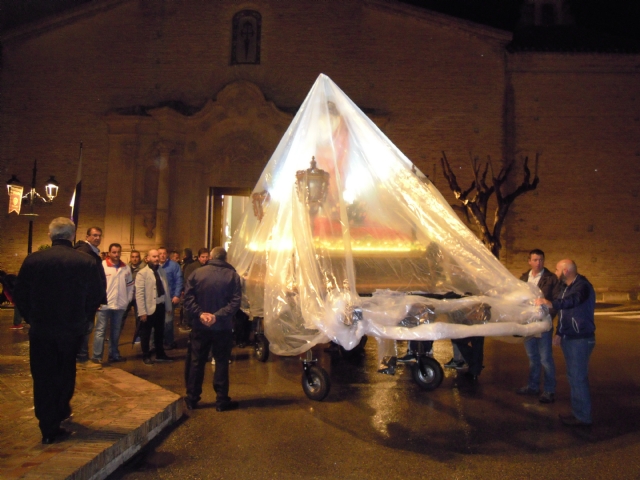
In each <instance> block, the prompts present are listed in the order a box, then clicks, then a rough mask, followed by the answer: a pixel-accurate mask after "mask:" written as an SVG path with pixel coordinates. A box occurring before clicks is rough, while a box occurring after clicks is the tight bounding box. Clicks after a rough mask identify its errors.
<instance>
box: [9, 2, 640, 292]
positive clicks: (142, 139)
mask: <svg viewBox="0 0 640 480" xmlns="http://www.w3.org/2000/svg"><path fill="white" fill-rule="evenodd" d="M241 10H254V11H257V12H259V14H260V18H261V38H260V59H259V64H233V65H232V64H231V48H232V20H233V17H234V15H235V14H236V13H238V12H239V11H241ZM510 39H511V36H510V34H508V33H507V32H502V31H498V30H494V29H491V28H488V27H484V26H480V25H476V24H472V23H469V22H465V21H461V20H457V19H454V18H451V17H447V16H444V15H439V14H435V13H431V12H428V11H425V10H423V9H420V8H416V7H411V6H408V5H402V4H398V3H395V2H392V1H389V2H387V1H384V0H362V1H353V2H339V1H332V0H326V1H322V2H317V1H311V0H301V1H299V2H282V1H280V0H260V1H253V2H241V3H237V2H234V1H231V0H221V1H217V2H201V1H196V0H183V1H180V2H178V1H171V0H170V1H165V2H152V1H137V0H136V1H134V0H129V1H127V0H124V1H122V0H104V1H102V2H91V4H87V5H86V6H85V7H84V8H80V9H77V10H75V11H74V12H73V13H72V14H71V13H70V14H68V15H66V16H60V17H54V18H51V19H47V20H45V21H42V22H39V23H37V24H33V25H29V26H27V27H24V28H22V29H20V30H16V31H13V32H7V33H5V34H4V36H3V38H2V44H3V65H2V70H1V72H0V75H1V77H0V81H1V83H0V87H1V88H2V94H3V99H2V103H1V104H0V128H1V131H2V136H1V137H0V172H1V173H3V174H5V175H6V177H7V178H9V176H10V175H11V174H13V173H16V174H17V175H18V177H19V178H20V179H21V181H22V183H23V184H24V185H27V184H28V181H29V180H30V174H31V167H32V164H33V159H34V158H38V165H39V173H38V181H39V183H43V182H44V180H45V179H46V178H48V175H50V174H55V175H56V178H57V179H58V180H59V182H60V194H59V198H58V199H57V200H56V201H55V202H54V203H53V205H50V206H40V207H36V211H37V213H40V217H39V218H38V219H37V220H36V222H35V225H34V248H37V246H38V245H40V244H45V243H47V237H46V225H47V224H48V222H49V221H50V220H51V219H52V218H54V217H56V216H62V215H64V216H66V215H68V214H69V207H68V203H69V200H70V198H71V194H72V192H73V185H74V183H75V176H76V170H77V162H78V158H77V151H78V144H79V142H80V141H82V142H83V143H84V154H83V188H84V190H83V207H82V211H81V217H80V224H79V238H82V237H83V236H84V231H85V230H86V229H87V228H88V227H89V226H91V225H101V226H104V227H105V243H106V242H111V241H118V242H120V243H122V244H123V247H125V250H127V249H130V248H132V247H133V246H135V247H136V248H139V249H144V248H147V247H149V246H153V245H157V244H158V243H159V242H162V243H165V244H166V246H168V247H169V248H176V249H177V248H184V247H192V248H194V249H197V248H199V246H201V244H202V242H203V241H204V237H205V233H204V228H205V226H204V223H205V219H206V208H207V207H206V198H207V195H208V191H209V188H210V187H237V188H251V187H253V185H254V184H255V182H256V181H257V179H258V176H259V175H260V173H261V171H262V168H263V166H264V165H265V164H266V162H267V161H268V158H269V157H270V155H271V153H272V152H273V150H274V149H275V146H276V145H277V142H278V141H279V139H280V137H281V136H282V133H284V131H285V130H286V128H287V126H288V124H289V122H290V121H291V119H292V118H293V115H294V114H295V111H296V109H297V108H298V107H299V106H300V105H301V103H302V102H303V101H304V98H305V96H306V94H307V92H308V91H309V89H310V88H311V85H312V84H313V82H314V81H315V79H316V77H317V76H318V74H320V73H325V74H327V75H328V76H329V77H330V78H332V80H333V81H334V82H336V83H337V84H338V86H340V88H341V89H342V90H344V91H345V93H346V94H347V95H348V96H349V97H350V98H351V99H352V100H353V101H354V102H355V103H356V104H357V105H358V106H360V107H361V108H362V109H363V110H365V112H366V113H367V114H368V115H369V116H370V117H371V118H372V119H374V121H375V122H376V123H377V124H378V125H379V126H380V127H381V128H382V129H383V131H384V132H385V134H387V136H389V138H390V139H391V140H392V141H393V142H394V143H395V144H396V145H397V146H398V148H400V150H402V151H403V152H404V153H405V154H406V155H407V156H408V157H409V158H410V159H411V160H412V161H413V162H414V163H415V164H416V165H417V166H418V168H420V169H421V170H422V171H423V172H424V173H425V174H427V175H429V176H430V177H431V178H432V180H433V181H434V183H435V184H436V186H437V187H438V188H439V189H440V190H441V191H442V192H443V193H444V194H445V196H447V198H449V199H450V201H451V203H454V199H453V197H452V195H451V194H450V193H449V192H448V187H447V185H446V183H445V181H444V179H443V177H442V172H441V169H440V166H439V161H440V157H441V152H442V151H445V152H446V154H447V156H448V157H449V158H450V159H451V160H452V164H453V166H454V167H456V168H457V170H456V171H457V172H459V179H460V183H461V184H463V185H466V184H468V182H469V181H470V178H471V177H470V174H471V168H470V164H469V160H468V159H469V155H478V156H480V157H486V156H487V155H490V156H491V157H492V159H496V160H498V159H500V158H503V157H504V156H505V155H509V154H511V153H513V152H515V153H516V154H517V155H519V154H524V155H529V156H530V157H534V156H535V153H536V152H537V151H542V152H543V155H542V156H541V163H540V175H541V184H540V187H539V189H538V191H537V192H535V193H537V195H535V194H531V193H529V194H527V195H525V196H524V197H521V198H520V199H518V200H517V202H516V204H515V208H514V209H513V211H512V212H511V213H510V219H509V222H508V224H507V227H506V231H507V233H506V235H505V240H506V247H505V256H504V261H505V263H506V264H507V266H508V267H509V268H510V269H511V270H512V271H514V272H518V271H519V270H521V269H523V268H524V267H525V266H526V263H525V262H524V259H522V258H520V257H521V256H522V252H524V251H525V250H526V251H528V250H529V245H530V244H531V245H532V247H531V248H533V247H541V248H545V247H544V246H542V245H538V244H536V245H533V244H535V243H540V242H541V241H542V240H544V242H543V243H544V245H545V246H546V245H548V247H547V248H546V250H547V251H548V256H549V258H550V259H554V258H556V255H557V254H558V253H556V252H563V254H565V256H566V255H568V256H574V255H575V254H576V253H578V252H577V250H578V249H575V250H574V247H573V245H574V243H573V237H572V238H568V236H567V235H566V233H565V232H564V230H563V229H562V228H556V227H560V226H561V225H564V224H566V222H569V224H570V225H572V226H574V227H575V228H576V230H578V227H579V229H581V230H580V234H579V237H580V238H581V241H582V242H583V243H582V244H580V249H579V250H580V254H581V255H583V254H582V252H587V251H589V250H591V249H593V248H592V245H591V244H590V243H588V238H590V237H589V236H588V235H587V232H586V231H585V228H586V227H587V226H588V225H593V231H592V232H591V233H590V235H591V238H594V239H599V240H597V241H596V242H595V244H597V245H599V247H598V248H595V249H593V250H595V251H596V253H594V254H593V255H592V254H588V255H586V256H584V258H583V256H581V257H579V265H580V267H581V268H582V266H583V265H584V268H585V269H586V272H588V274H589V276H590V277H592V278H594V280H596V282H595V283H597V286H598V287H599V288H609V287H611V288H615V287H617V286H619V287H620V288H623V289H626V290H632V289H633V288H634V285H636V286H637V283H638V278H637V274H634V273H632V271H631V269H630V268H626V267H624V266H623V265H618V264H617V263H616V261H615V260H614V259H613V256H612V255H611V254H612V252H613V251H616V250H618V251H622V243H623V242H625V241H628V240H629V239H632V241H635V242H636V243H635V244H633V245H632V246H630V247H629V249H631V248H635V249H636V250H637V248H636V247H637V241H638V240H637V238H638V236H639V234H638V232H636V231H635V230H634V232H633V233H634V235H635V236H633V235H631V236H627V235H626V233H627V231H626V230H624V228H627V227H624V228H623V227H620V228H618V223H624V222H627V223H628V222H630V221H631V220H629V218H630V217H629V215H628V213H624V212H623V211H620V210H616V208H615V205H616V204H615V202H614V200H613V199H611V198H610V197H609V196H608V195H607V193H606V192H607V190H606V189H607V188H612V189H613V190H614V192H613V193H614V195H613V197H614V198H617V200H618V201H622V200H624V201H623V202H622V205H625V206H627V205H628V202H627V200H628V199H626V197H625V199H622V197H623V196H624V195H623V194H622V192H620V193H616V192H615V190H616V185H617V184H616V182H615V180H614V179H615V176H616V175H617V173H616V172H619V173H620V174H622V177H623V178H622V181H623V183H624V182H627V183H628V184H629V185H631V182H632V180H633V179H634V178H636V179H637V173H636V171H635V170H634V169H633V166H632V164H631V163H628V164H625V165H627V166H626V167H623V169H622V170H621V171H619V170H618V169H617V167H618V165H621V164H620V163H619V161H621V159H622V158H623V157H624V158H628V155H627V154H628V152H632V153H633V155H635V154H636V151H637V149H638V146H637V138H638V136H637V125H638V123H637V120H634V121H629V122H626V121H623V120H621V118H620V117H615V118H614V116H615V115H618V114H619V113H622V112H623V111H624V112H627V113H628V112H630V111H632V112H635V113H633V114H630V115H631V117H634V115H635V117H637V116H638V115H639V113H638V107H637V101H635V103H634V101H631V100H629V98H627V97H628V95H627V96H626V97H625V96H624V95H623V94H622V92H623V90H624V88H627V87H628V88H630V89H631V91H633V90H637V87H636V86H635V85H638V84H640V82H638V81H637V80H638V72H637V71H636V70H634V69H633V68H631V67H621V66H620V65H623V64H625V62H626V61H627V60H624V59H623V60H620V59H617V60H615V62H614V63H615V65H616V66H615V68H614V70H615V72H613V73H611V72H609V70H610V69H611V68H612V67H611V66H610V62H611V56H602V55H601V56H598V55H596V56H593V58H592V57H589V56H585V55H576V56H575V60H574V63H576V62H577V63H578V64H580V65H578V66H576V67H575V68H574V67H573V66H570V67H567V66H566V62H564V60H563V59H557V58H555V59H553V58H551V57H545V56H544V55H540V54H528V55H529V56H528V57H527V56H526V55H522V54H518V55H514V54H507V53H506V50H505V46H506V44H507V43H508V42H509V41H510ZM627 58H629V59H633V60H629V62H630V64H631V63H633V61H635V63H638V62H637V57H634V56H628V57H627ZM616 62H617V63H616ZM591 64H594V65H596V66H595V67H593V68H592V67H590V65H591ZM616 69H617V70H616ZM622 79H624V81H622ZM619 81H622V84H619V83H618V82H619ZM634 82H635V84H634ZM508 88H512V89H513V92H514V93H513V98H512V100H509V98H510V97H509V96H508V95H505V91H507V89H508ZM576 90H579V92H581V93H582V100H580V99H579V98H578V97H577V96H576V94H577V92H576ZM603 90H605V91H606V92H608V96H607V97H606V98H602V97H599V96H597V95H596V94H595V93H594V92H598V91H603ZM615 92H618V96H615ZM572 95H574V96H572ZM536 98H537V100H534V99H536ZM636 98H637V97H636ZM505 99H506V100H505ZM509 102H513V104H512V105H511V104H509ZM565 104H566V105H567V109H568V110H569V109H571V108H573V109H577V110H578V113H577V114H574V113H569V114H567V115H565V114H563V113H562V111H561V110H562V107H563V105H565ZM509 108H512V109H513V115H512V116H511V117H510V116H509V115H506V114H505V112H506V111H508V109H509ZM625 108H626V110H625ZM608 109H610V111H609V113H607V110H608ZM616 112H617V113H616ZM627 113H625V115H627V116H626V117H625V118H631V117H629V115H628V114H627ZM534 117H538V118H542V119H543V120H542V121H541V120H534V119H533V118H534ZM635 117H634V118H635ZM634 122H635V123H634ZM634 125H635V127H634ZM586 126H589V128H588V129H586V130H585V127H586ZM634 128H636V130H634ZM578 132H580V133H578ZM598 138H603V139H606V141H605V142H598V141H597V139H598ZM634 142H636V143H635V144H634ZM605 145H606V148H607V149H608V151H607V155H605V156H604V158H606V159H607V160H608V161H609V163H611V161H612V160H614V159H616V160H618V162H616V163H615V164H614V165H613V166H611V165H610V171H609V172H607V173H603V174H602V175H600V176H599V177H598V178H600V179H602V177H605V178H604V180H598V183H597V185H596V183H595V181H593V180H592V177H591V176H590V175H591V174H590V173H587V171H586V170H585V171H582V170H581V168H580V167H581V166H582V165H584V164H585V162H586V163H587V164H588V165H589V166H590V167H591V166H592V165H593V166H594V168H595V164H596V163H598V162H600V161H602V159H603V156H601V155H599V153H601V152H602V150H600V148H601V147H604V146H605ZM633 145H635V146H633ZM634 158H636V161H637V157H634ZM154 168H156V170H154ZM636 170H637V169H636ZM634 175H636V177H634ZM145 179H146V182H147V185H146V186H145ZM563 180H564V181H563ZM627 183H624V184H625V185H627ZM636 184H637V182H636ZM563 185H566V187H563ZM583 185H589V187H593V188H598V186H599V187H600V188H601V190H600V192H601V193H598V195H597V196H596V198H590V199H589V200H588V202H587V203H580V202H578V200H577V199H578V198H580V196H579V195H578V194H577V192H579V191H581V190H580V189H581V188H582V186H583ZM602 187H604V189H602ZM38 188H40V189H41V188H42V187H40V186H39V187H38ZM154 188H155V190H154ZM620 190H622V189H620ZM636 193H637V192H636ZM630 195H631V198H634V197H632V195H633V189H631V193H630ZM607 202H609V203H607ZM624 202H627V203H624ZM559 204H562V205H564V206H563V207H560V206H559ZM574 204H575V209H576V210H574V209H572V208H570V207H569V205H574ZM605 204H607V205H609V207H607V208H609V210H607V215H598V212H599V211H600V210H599V209H600V207H601V206H603V205H605ZM636 208H637V207H636ZM625 210H626V211H628V208H626V207H625ZM576 211H577V212H578V213H576ZM532 213H536V214H540V213H542V214H544V215H545V216H546V217H547V219H548V220H547V221H546V222H544V223H543V222H540V225H539V226H538V230H533V231H532V230H531V229H529V228H527V227H528V226H529V225H530V224H531V217H530V215H531V214H532ZM616 215H617V217H616ZM614 218H618V219H619V222H618V223H616V226H613V219H614ZM0 222H1V228H0V252H2V255H1V256H0V268H3V269H5V270H8V271H16V270H17V269H18V268H19V265H20V264H21V262H22V260H23V258H24V255H25V254H26V247H25V245H26V237H27V227H26V222H25V219H24V218H23V217H17V216H15V214H14V215H12V216H7V215H6V214H3V215H2V217H0ZM572 222H573V223H572ZM636 223H637V222H636ZM610 224H611V225H610ZM633 228H635V226H633ZM583 232H584V233H583ZM605 232H611V233H614V232H615V234H616V237H615V240H611V236H610V237H609V239H608V240H607V239H606V238H605ZM149 235H151V236H149ZM600 236H601V237H600ZM633 239H635V240H633ZM607 242H608V244H607ZM595 244H594V245H595ZM614 245H619V246H620V248H617V247H614ZM103 247H105V248H106V245H103ZM624 248H627V247H624ZM572 252H573V253H572ZM591 257H597V261H596V262H591ZM604 264H606V265H604ZM595 266H597V267H598V268H593V267H595ZM634 268H635V267H634ZM637 271H638V268H635V272H637ZM596 272H597V274H596Z"/></svg>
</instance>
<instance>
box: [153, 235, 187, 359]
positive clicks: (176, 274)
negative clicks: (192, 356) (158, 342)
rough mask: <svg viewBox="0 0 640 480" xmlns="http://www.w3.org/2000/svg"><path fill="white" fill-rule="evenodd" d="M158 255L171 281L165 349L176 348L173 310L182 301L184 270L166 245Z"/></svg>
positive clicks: (166, 316)
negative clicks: (171, 256) (171, 257)
mask: <svg viewBox="0 0 640 480" xmlns="http://www.w3.org/2000/svg"><path fill="white" fill-rule="evenodd" d="M158 255H160V265H162V269H163V270H164V273H166V274H167V281H168V282H169V290H170V297H171V308H169V309H168V310H167V311H166V312H165V318H164V349H165V350H171V349H173V348H176V342H175V340H174V339H175V336H174V334H173V317H174V315H173V312H174V309H175V308H176V307H177V306H178V304H179V303H180V297H181V296H182V284H183V281H182V270H181V269H180V265H179V264H178V263H176V262H174V261H173V260H171V259H170V258H169V253H168V252H167V249H166V248H165V247H160V248H158Z"/></svg>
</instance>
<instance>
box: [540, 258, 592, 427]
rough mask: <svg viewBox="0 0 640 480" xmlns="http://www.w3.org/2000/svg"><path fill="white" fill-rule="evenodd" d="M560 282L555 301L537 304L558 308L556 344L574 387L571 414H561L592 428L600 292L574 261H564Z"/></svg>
mask: <svg viewBox="0 0 640 480" xmlns="http://www.w3.org/2000/svg"><path fill="white" fill-rule="evenodd" d="M556 276H557V277H558V278H559V279H560V282H561V283H560V287H559V288H558V290H557V292H556V295H555V299H554V300H553V302H550V301H549V300H547V299H545V298H538V299H537V300H536V305H546V306H548V307H550V308H554V309H556V310H557V311H558V312H559V314H558V328H557V329H556V335H555V336H554V337H553V344H554V345H562V353H563V354H564V358H565V361H566V363H567V377H568V379H569V387H570V388H571V410H572V412H571V415H560V420H561V421H562V423H563V424H565V425H567V426H571V427H573V426H588V425H591V422H592V420H591V394H590V393H589V357H590V356H591V352H592V351H593V348H594V347H595V345H596V336H595V331H596V324H595V320H594V310H595V305H596V293H595V291H594V290H593V286H592V285H591V283H589V281H588V280H587V279H586V278H585V277H584V276H582V275H579V274H578V267H577V266H576V264H575V262H574V261H573V260H569V259H565V260H560V261H559V262H558V265H557V266H556Z"/></svg>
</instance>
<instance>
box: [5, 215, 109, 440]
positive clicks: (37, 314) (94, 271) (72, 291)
mask: <svg viewBox="0 0 640 480" xmlns="http://www.w3.org/2000/svg"><path fill="white" fill-rule="evenodd" d="M74 235H75V225H74V224H73V222H72V221H71V220H69V219H67V218H64V217H59V218H56V219H55V220H53V221H52V222H51V224H50V225H49V237H50V238H51V240H52V247H51V248H50V249H48V250H42V251H39V252H34V253H32V254H31V255H29V256H28V257H27V258H26V259H25V261H24V263H23V264H22V267H21V268H20V273H19V274H18V279H17V282H16V288H15V296H14V300H15V302H16V305H17V306H18V308H19V309H20V312H21V313H22V314H23V315H24V318H25V320H26V321H27V323H29V324H30V325H31V328H30V330H29V356H30V358H29V361H30V364H31V376H32V377H33V401H34V406H35V414H36V417H37V418H38V420H39V421H40V430H41V431H42V443H44V444H50V443H53V442H54V441H55V439H56V438H60V437H62V436H64V435H66V434H68V432H67V431H66V430H64V429H62V428H60V423H61V422H62V421H63V420H64V419H66V418H68V417H69V416H70V415H71V406H70V401H71V398H72V397H73V391H74V389H75V380H76V365H75V360H76V353H77V351H78V348H79V346H80V343H81V342H82V338H83V336H84V333H85V331H86V320H87V317H88V316H90V315H93V314H94V313H95V312H96V310H97V308H98V306H99V305H100V302H101V300H102V298H103V296H104V293H105V292H104V289H103V287H102V282H101V279H100V273H99V271H100V270H101V269H99V268H98V266H97V265H96V263H95V261H94V260H93V259H92V258H91V257H89V256H88V255H86V254H84V253H81V252H78V251H75V250H74V249H73V248H72V245H71V241H72V240H73V237H74Z"/></svg>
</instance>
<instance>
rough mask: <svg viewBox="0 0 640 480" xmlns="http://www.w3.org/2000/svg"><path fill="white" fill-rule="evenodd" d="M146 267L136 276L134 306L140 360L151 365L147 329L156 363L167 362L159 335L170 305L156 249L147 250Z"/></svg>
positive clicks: (168, 292) (162, 330)
mask: <svg viewBox="0 0 640 480" xmlns="http://www.w3.org/2000/svg"><path fill="white" fill-rule="evenodd" d="M146 261H147V266H146V267H144V268H143V269H142V270H140V272H138V274H137V275H136V282H135V283H136V305H137V306H138V318H139V320H140V346H141V347H142V361H143V362H144V364H145V365H148V366H152V365H153V363H154V362H153V360H151V352H150V348H149V339H150V338H151V329H153V330H154V339H155V344H156V360H155V361H156V362H158V363H162V362H171V361H173V360H172V359H171V358H169V357H168V356H167V354H166V353H165V352H164V348H163V345H162V337H163V336H164V317H165V312H166V311H167V310H169V309H171V308H172V304H171V291H170V290H169V282H168V281H167V274H166V273H165V271H164V269H163V268H162V267H161V266H160V255H159V253H158V250H156V249H151V250H149V252H148V253H147V257H146Z"/></svg>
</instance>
